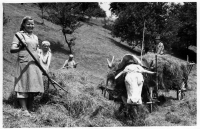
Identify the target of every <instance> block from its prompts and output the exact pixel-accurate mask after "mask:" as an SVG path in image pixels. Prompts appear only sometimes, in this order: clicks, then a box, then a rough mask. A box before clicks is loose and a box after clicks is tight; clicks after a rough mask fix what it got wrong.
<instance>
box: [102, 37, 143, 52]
mask: <svg viewBox="0 0 200 129" xmlns="http://www.w3.org/2000/svg"><path fill="white" fill-rule="evenodd" d="M106 38H108V37H106ZM108 39H109V40H110V42H112V43H113V44H115V45H116V46H118V47H120V48H122V49H124V50H126V51H129V52H130V53H132V54H135V55H137V56H140V54H141V53H140V52H137V51H134V50H133V49H131V48H130V47H128V46H125V45H123V44H121V43H120V42H117V41H115V40H114V39H112V38H108Z"/></svg>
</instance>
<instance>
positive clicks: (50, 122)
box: [3, 4, 197, 128]
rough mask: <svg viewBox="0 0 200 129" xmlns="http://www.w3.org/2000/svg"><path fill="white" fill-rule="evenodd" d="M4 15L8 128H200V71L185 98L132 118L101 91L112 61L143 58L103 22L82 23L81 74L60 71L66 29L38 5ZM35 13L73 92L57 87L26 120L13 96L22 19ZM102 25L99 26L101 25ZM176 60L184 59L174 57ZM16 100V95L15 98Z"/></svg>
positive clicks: (54, 67)
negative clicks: (14, 48) (129, 56)
mask: <svg viewBox="0 0 200 129" xmlns="http://www.w3.org/2000/svg"><path fill="white" fill-rule="evenodd" d="M3 11H4V13H5V16H6V17H7V18H8V21H7V23H6V24H5V25H4V26H3V127H5V128H7V127H9V128H17V127H116V126H195V125H197V67H196V65H195V66H194V67H193V69H192V71H191V73H190V76H189V80H188V86H189V90H188V91H187V92H186V94H185V97H184V100H180V101H178V100H176V93H175V92H174V91H170V92H168V93H161V94H164V95H165V97H166V102H165V103H164V104H162V105H155V106H154V108H153V112H152V113H149V112H148V111H146V110H145V111H141V114H140V115H139V116H138V117H137V118H134V120H130V119H128V118H125V117H124V115H123V114H120V113H119V112H118V108H119V104H118V103H115V102H113V101H110V100H107V99H106V98H104V97H103V95H102V94H101V91H100V90H99V89H98V85H99V84H100V83H102V82H104V81H105V77H106V74H107V71H108V67H107V62H106V58H110V59H111V57H112V56H113V55H114V56H115V58H116V59H121V58H122V57H123V55H124V54H128V53H129V54H130V53H132V54H137V53H135V52H134V51H132V50H131V49H130V48H128V47H127V46H124V45H122V44H120V42H119V40H118V39H116V38H112V36H111V35H110V31H108V30H106V29H104V28H102V26H101V24H100V22H98V23H97V22H95V19H93V20H92V22H91V23H90V24H88V23H82V26H81V27H80V28H78V29H77V30H76V31H75V33H74V36H75V37H76V41H75V47H74V48H73V52H74V56H75V61H76V62H79V64H78V67H77V69H75V70H60V68H61V67H62V65H63V63H64V61H65V60H66V59H68V55H69V49H68V47H67V45H66V43H65V40H64V37H63V35H62V32H61V30H60V29H61V27H60V26H58V25H55V24H53V23H51V22H49V21H46V20H45V24H44V25H41V24H40V23H41V22H42V19H41V18H40V17H39V16H40V14H41V12H40V10H39V8H38V7H36V6H35V5H32V4H24V5H21V4H3ZM26 15H30V16H32V17H33V18H34V19H35V31H34V33H35V34H36V35H38V38H39V40H40V41H43V40H48V41H50V42H51V49H52V54H53V57H52V62H51V66H50V69H51V72H52V73H54V74H55V80H56V81H57V82H59V83H60V84H61V85H62V86H63V87H64V88H65V89H66V90H68V91H69V93H68V94H66V93H64V92H63V91H61V90H60V91H59V92H57V91H55V90H54V89H53V88H52V87H51V90H49V91H48V92H47V93H45V94H44V96H43V98H42V99H41V98H40V96H38V97H37V98H35V102H34V105H35V112H32V114H33V116H34V117H31V118H25V117H21V116H18V115H17V111H18V110H19V108H17V107H15V105H14V103H15V101H16V99H15V98H13V97H12V93H13V92H12V91H13V85H14V71H15V63H16V59H17V54H11V53H10V52H9V51H10V46H11V42H12V37H13V36H14V34H15V33H16V32H17V31H18V30H19V25H20V22H21V19H22V18H23V17H24V16H26ZM95 23H97V24H95ZM166 56H169V58H171V59H172V60H179V61H181V62H185V60H181V59H178V58H176V57H174V56H171V55H166ZM10 96H11V97H10Z"/></svg>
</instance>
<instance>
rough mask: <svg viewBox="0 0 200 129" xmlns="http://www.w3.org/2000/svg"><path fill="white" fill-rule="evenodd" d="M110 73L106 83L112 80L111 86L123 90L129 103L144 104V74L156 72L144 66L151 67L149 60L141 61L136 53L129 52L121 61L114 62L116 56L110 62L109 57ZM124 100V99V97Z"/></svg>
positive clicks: (122, 93) (123, 94)
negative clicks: (142, 95)
mask: <svg viewBox="0 0 200 129" xmlns="http://www.w3.org/2000/svg"><path fill="white" fill-rule="evenodd" d="M107 62H108V67H109V68H110V69H111V71H110V72H109V73H108V76H107V81H106V85H107V86H108V83H109V82H110V85H109V86H110V87H112V88H114V90H119V91H121V96H124V98H127V101H126V102H127V103H135V104H142V97H141V94H142V88H143V82H144V78H143V74H142V73H149V74H154V72H151V71H148V70H146V69H145V68H143V67H147V68H148V67H149V65H148V62H147V61H142V62H141V61H140V60H139V58H138V57H136V56H135V55H130V54H127V55H125V56H124V57H123V59H122V60H121V61H119V62H115V63H113V62H114V56H113V58H112V61H111V62H110V61H109V60H108V59H107ZM122 100H123V99H122Z"/></svg>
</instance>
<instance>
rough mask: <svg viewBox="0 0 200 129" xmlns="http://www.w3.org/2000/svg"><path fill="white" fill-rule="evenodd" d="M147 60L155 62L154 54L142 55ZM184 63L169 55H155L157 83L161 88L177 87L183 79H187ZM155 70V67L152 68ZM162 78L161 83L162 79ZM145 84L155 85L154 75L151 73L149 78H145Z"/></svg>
mask: <svg viewBox="0 0 200 129" xmlns="http://www.w3.org/2000/svg"><path fill="white" fill-rule="evenodd" d="M143 58H145V59H146V60H147V61H148V62H151V61H153V62H154V63H153V65H154V66H156V64H155V54H151V53H150V54H147V55H144V57H143ZM186 69H187V67H186V63H185V62H183V61H181V60H179V59H176V58H173V57H170V56H168V55H158V56H157V71H158V76H159V77H158V82H159V83H158V84H159V88H161V89H163V88H164V89H167V90H170V89H177V88H178V89H179V88H180V86H181V83H182V82H183V79H184V78H186V79H187V71H186ZM154 71H156V69H154ZM162 80H163V84H162V82H161V81H162ZM145 83H146V84H149V85H150V86H155V85H156V76H155V75H153V76H151V77H150V78H147V79H146V82H145Z"/></svg>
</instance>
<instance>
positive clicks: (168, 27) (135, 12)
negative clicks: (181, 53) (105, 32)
mask: <svg viewBox="0 0 200 129" xmlns="http://www.w3.org/2000/svg"><path fill="white" fill-rule="evenodd" d="M110 10H111V12H112V14H114V15H116V16H117V17H118V18H117V19H116V21H115V23H114V25H113V28H112V34H113V35H114V36H115V37H120V38H121V39H122V41H127V42H128V43H129V42H133V41H134V42H136V44H137V41H141V40H142V36H143V35H142V32H143V29H145V39H144V41H145V42H144V43H145V46H146V47H148V48H149V47H151V46H154V38H155V36H156V35H157V34H159V35H161V38H162V40H163V43H164V45H165V46H166V47H165V48H167V49H171V47H177V46H179V47H181V48H187V47H188V46H189V45H196V19H197V17H196V3H194V2H193V3H192V2H191V3H184V4H175V3H166V2H141V3H139V2H136V3H123V2H120V3H117V2H113V3H111V4H110ZM144 22H145V28H144Z"/></svg>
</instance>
